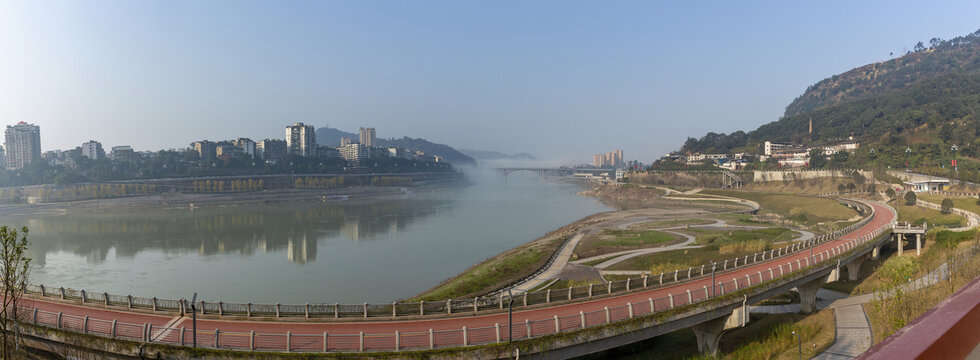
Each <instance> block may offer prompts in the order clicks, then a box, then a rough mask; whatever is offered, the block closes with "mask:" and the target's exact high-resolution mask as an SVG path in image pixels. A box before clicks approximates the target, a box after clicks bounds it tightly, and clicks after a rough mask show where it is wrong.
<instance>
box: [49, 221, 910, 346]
mask: <svg viewBox="0 0 980 360" xmlns="http://www.w3.org/2000/svg"><path fill="white" fill-rule="evenodd" d="M872 206H874V207H875V211H876V213H877V216H876V217H875V218H874V219H873V220H872V221H870V222H868V223H867V224H865V225H864V226H862V227H861V228H859V229H858V230H857V231H854V232H852V233H850V234H846V235H844V236H842V237H841V238H839V239H836V240H833V241H828V242H827V243H824V244H820V245H817V246H816V247H815V248H814V251H813V252H814V254H818V253H822V252H824V251H829V250H831V249H832V248H834V247H837V246H839V245H843V244H845V243H847V242H849V241H851V240H856V239H857V238H858V237H860V236H863V235H867V234H869V233H871V232H872V231H874V230H875V229H878V228H880V227H882V226H884V225H886V224H888V223H890V222H892V220H893V219H894V214H893V213H892V212H891V210H890V208H888V207H886V206H885V205H882V204H878V203H872ZM808 258H809V252H808V251H804V252H798V253H796V254H791V255H789V256H786V257H784V258H779V259H775V260H769V261H762V262H759V263H756V264H753V265H750V266H747V267H743V268H739V269H737V270H732V271H729V272H726V273H721V274H719V276H718V280H719V281H728V280H731V279H740V280H737V281H738V282H739V285H740V287H742V286H746V285H747V284H746V283H745V277H746V275H752V276H756V275H757V274H759V273H762V274H763V276H764V278H765V279H766V280H768V269H770V268H775V267H777V266H779V265H782V266H783V267H785V266H787V265H789V266H791V268H792V269H793V270H795V269H796V268H797V267H796V263H797V261H800V262H801V263H803V264H805V263H806V262H807V260H808ZM776 276H779V274H778V273H776ZM757 281H758V280H756V281H754V283H755V282H757ZM709 286H711V279H710V278H705V279H695V280H691V281H688V282H682V283H679V284H676V285H673V286H667V287H662V288H657V289H650V290H646V291H640V292H635V293H629V294H623V295H618V296H612V297H608V298H604V299H597V300H590V301H580V302H574V303H569V304H563V305H556V306H552V307H547V308H538V309H529V310H516V311H515V312H514V320H515V323H516V322H521V323H523V322H524V320H525V319H528V320H548V319H553V317H554V316H556V315H557V316H576V315H578V314H579V312H583V311H584V312H587V313H588V312H598V311H603V309H604V308H605V307H609V308H614V307H620V306H624V305H626V304H627V303H628V302H629V303H632V304H643V303H646V302H647V300H648V299H650V298H654V299H657V298H662V297H667V296H668V294H674V296H675V297H674V298H675V299H676V300H677V306H680V305H682V304H685V303H686V302H687V299H686V296H678V294H686V292H687V291H688V290H690V291H691V292H692V294H694V299H695V301H697V300H698V299H701V298H703V297H704V296H703V293H704V290H703V289H704V288H706V287H709ZM730 290H731V289H728V291H730ZM34 303H35V306H36V307H38V308H40V309H41V310H46V311H54V312H64V313H66V314H76V315H88V316H90V317H92V318H101V319H116V320H118V321H120V322H128V323H137V324H141V323H152V324H154V325H155V326H160V325H163V324H166V323H168V322H170V321H172V320H173V319H172V318H171V317H167V316H157V315H149V314H142V313H128V312H122V311H113V310H103V309H97V308H93V307H88V306H75V305H67V304H61V303H55V302H50V301H41V300H37V301H35V302H34ZM658 307H659V306H658ZM506 323H507V313H498V314H475V315H469V314H467V315H464V316H457V317H446V318H431V319H418V320H412V319H404V320H401V319H382V318H377V319H373V320H366V321H351V320H350V319H347V321H343V322H327V321H324V320H317V321H309V322H266V321H247V320H232V319H229V320H215V319H201V318H199V319H198V328H199V329H220V330H221V331H224V332H228V331H236V332H245V333H247V332H249V331H255V332H257V333H264V334H275V333H278V334H282V333H286V332H287V331H289V332H291V333H292V334H294V336H295V335H296V334H322V333H323V332H329V333H330V334H334V335H333V336H336V335H337V334H358V333H359V332H362V331H363V332H364V333H366V334H393V333H394V332H395V331H396V330H397V331H400V332H401V333H403V334H404V333H406V332H424V331H429V330H430V329H433V330H436V331H439V330H459V329H461V328H462V327H464V326H465V327H467V328H469V329H473V328H478V327H493V326H494V325H495V324H506ZM522 325H523V324H522ZM174 326H175V327H180V326H189V320H188V319H187V318H183V319H179V320H178V321H177V322H176V323H175V325H174ZM504 326H506V325H504ZM519 327H521V326H516V325H515V328H519ZM471 339H472V338H471ZM471 341H472V340H471ZM461 342H462V341H461V340H460V341H459V342H458V343H448V344H442V345H456V344H461ZM403 346H404V343H403Z"/></svg>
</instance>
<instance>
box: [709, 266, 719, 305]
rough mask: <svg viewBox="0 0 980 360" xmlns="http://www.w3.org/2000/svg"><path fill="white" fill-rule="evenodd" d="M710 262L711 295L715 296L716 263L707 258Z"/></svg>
mask: <svg viewBox="0 0 980 360" xmlns="http://www.w3.org/2000/svg"><path fill="white" fill-rule="evenodd" d="M708 262H710V263H711V297H715V267H717V263H715V262H714V261H712V260H708Z"/></svg>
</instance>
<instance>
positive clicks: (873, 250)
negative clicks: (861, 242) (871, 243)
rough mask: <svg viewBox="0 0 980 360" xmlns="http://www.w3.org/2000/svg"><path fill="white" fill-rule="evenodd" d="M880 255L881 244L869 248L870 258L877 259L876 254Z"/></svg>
mask: <svg viewBox="0 0 980 360" xmlns="http://www.w3.org/2000/svg"><path fill="white" fill-rule="evenodd" d="M879 255H881V245H880V244H879V245H875V247H874V249H871V260H878V256H879Z"/></svg>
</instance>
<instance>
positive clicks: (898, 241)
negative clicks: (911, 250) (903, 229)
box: [895, 234, 905, 256]
mask: <svg viewBox="0 0 980 360" xmlns="http://www.w3.org/2000/svg"><path fill="white" fill-rule="evenodd" d="M895 247H896V248H898V256H902V250H903V249H905V235H904V234H895Z"/></svg>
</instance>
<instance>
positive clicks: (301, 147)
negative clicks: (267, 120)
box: [286, 122, 316, 157]
mask: <svg viewBox="0 0 980 360" xmlns="http://www.w3.org/2000/svg"><path fill="white" fill-rule="evenodd" d="M286 153H287V154H289V155H299V156H309V157H313V156H316V129H315V128H314V127H313V125H304V124H303V123H301V122H298V123H295V124H292V125H289V126H286Z"/></svg>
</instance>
